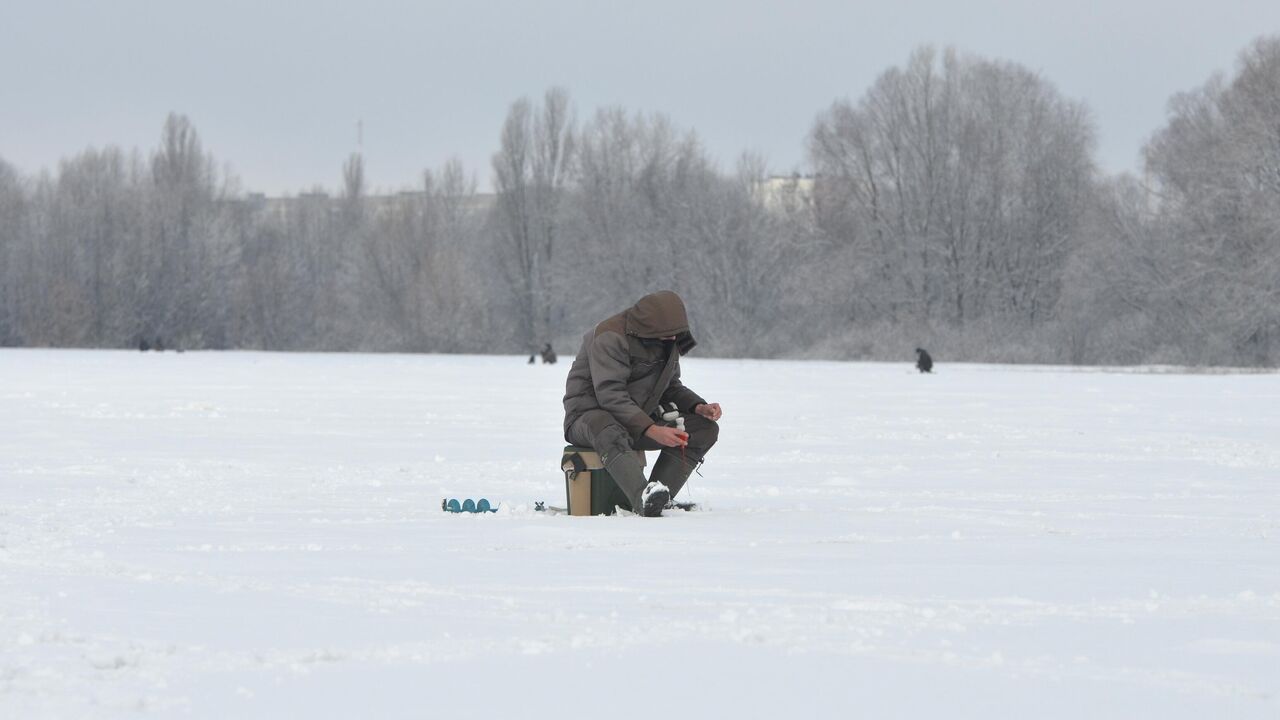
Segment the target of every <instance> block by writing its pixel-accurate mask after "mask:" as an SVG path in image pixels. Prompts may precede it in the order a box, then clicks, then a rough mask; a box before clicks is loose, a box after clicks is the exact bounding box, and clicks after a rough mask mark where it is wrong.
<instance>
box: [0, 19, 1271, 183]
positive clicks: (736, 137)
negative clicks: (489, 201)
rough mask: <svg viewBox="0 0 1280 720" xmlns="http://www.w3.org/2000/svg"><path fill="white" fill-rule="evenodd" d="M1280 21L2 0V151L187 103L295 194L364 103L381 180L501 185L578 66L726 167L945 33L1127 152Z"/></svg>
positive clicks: (22, 164) (571, 85)
mask: <svg viewBox="0 0 1280 720" xmlns="http://www.w3.org/2000/svg"><path fill="white" fill-rule="evenodd" d="M1278 32H1280V2H1276V1H1275V0H1215V1H1214V2H1207V1H1206V2H1189V1H1187V0H1140V1H1139V0H1133V1H1127V2H1126V1H1124V0H1115V1H1113V2H1085V3H1080V2H1067V1H1066V0H1056V1H1054V2H998V1H996V0H981V1H978V2H972V1H968V2H960V1H957V0H914V1H907V0H898V1H890V0H884V1H883V2H878V3H874V4H867V3H856V2H848V1H846V2H828V1H825V0H793V1H791V2H753V1H751V0H714V1H709V2H673V1H669V0H654V1H651V2H634V1H632V2H620V3H611V2H600V1H598V0H597V1H592V0H539V1H538V2H475V3H462V2H458V3H430V2H395V1H392V0H367V1H365V2H331V1H328V0H314V1H311V2H266V1H264V0H259V1H258V2H250V1H242V0H221V1H219V2H209V1H207V0H206V1H204V2H198V3H187V2H179V1H177V0H174V1H170V2H141V1H139V0H123V1H114V2H65V1H62V0H46V1H39V0H0V158H4V159H5V160H7V161H8V162H10V163H12V164H14V165H15V166H17V167H18V168H19V169H21V170H23V171H25V172H35V171H37V170H39V169H41V168H45V167H50V168H51V167H53V166H54V165H55V164H56V162H57V160H58V159H59V158H62V157H66V156H69V155H71V154H73V153H75V152H77V151H78V150H80V149H82V148H84V147H87V146H90V145H93V146H102V145H106V144H117V145H122V146H124V147H126V148H132V147H135V146H136V147H139V148H143V149H145V150H149V149H151V148H152V147H154V146H155V145H156V143H157V138H158V136H159V132H160V126H161V124H162V122H163V120H164V117H165V115H166V114H167V113H168V112H169V111H170V110H176V111H178V112H182V113H185V114H187V115H188V116H190V117H191V119H192V121H193V122H194V123H195V125H196V127H197V128H198V129H199V131H200V134H201V137H202V138H203V140H204V143H205V147H206V148H207V149H208V150H210V151H212V152H213V153H214V154H215V156H216V157H217V159H218V160H219V162H221V163H225V164H228V165H230V166H231V167H232V169H233V170H234V171H235V172H236V174H238V175H239V176H240V178H241V180H242V184H243V186H244V187H245V188H246V189H249V190H261V191H265V192H267V193H269V194H279V193H283V192H289V193H296V192H298V191H299V190H303V189H306V188H308V187H310V186H312V185H316V184H321V185H325V186H328V187H330V188H333V187H336V186H337V184H338V178H339V176H340V168H341V164H342V161H343V160H344V158H345V157H346V156H347V154H348V153H350V152H352V151H353V150H355V147H356V122H357V121H358V120H361V119H362V120H363V122H364V152H365V157H366V166H367V174H368V177H369V180H370V182H371V183H372V184H373V185H374V186H375V187H376V188H380V189H384V190H395V189H401V188H404V187H408V186H411V185H416V184H417V183H418V178H419V175H420V173H421V171H422V169H424V168H426V167H436V166H439V165H440V164H441V163H443V162H444V161H445V160H447V159H448V158H449V157H451V156H457V157H459V158H461V159H462V161H463V162H464V163H465V164H466V166H467V169H468V171H469V172H474V173H476V174H477V175H478V176H479V178H480V180H481V183H482V187H483V186H487V178H488V175H489V157H490V155H491V154H492V153H493V151H494V149H495V148H496V146H497V138H498V131H499V128H500V125H501V122H502V119H503V117H504V115H505V113H506V109H507V107H508V106H509V104H510V103H511V102H512V101H513V100H515V99H516V98H518V97H520V96H522V95H530V96H538V95H541V93H542V91H543V90H544V89H545V88H546V87H548V86H550V85H562V86H564V87H566V88H567V89H568V90H569V92H570V94H571V96H572V98H573V101H574V105H575V107H576V108H577V114H578V118H579V119H580V120H581V119H584V118H586V117H588V116H589V115H591V114H592V113H593V112H594V110H595V109H596V108H597V107H600V106H603V105H615V104H616V105H623V106H625V107H627V108H630V109H632V110H642V111H645V112H661V113H664V114H666V115H668V116H669V117H670V118H671V119H672V120H673V121H674V122H675V123H676V124H677V125H678V126H680V127H682V128H693V129H695V130H696V131H697V132H698V134H699V136H700V137H701V139H702V141H703V142H704V144H705V145H706V147H707V148H708V149H709V150H710V151H711V152H712V153H713V154H714V155H715V156H716V157H717V158H719V159H720V161H721V162H722V164H723V165H724V166H725V167H726V168H727V167H730V166H731V165H732V163H733V162H734V160H735V158H736V157H737V156H738V154H739V153H740V152H742V151H743V150H752V151H756V152H759V153H761V154H762V155H764V156H765V158H766V159H767V160H768V161H769V163H770V166H771V167H772V169H774V170H775V171H778V172H787V171H790V170H792V169H803V167H804V137H805V134H806V133H807V132H808V130H809V128H810V125H811V123H812V122H813V119H814V117H815V115H816V114H817V113H818V112H819V111H821V110H823V109H824V108H826V107H827V106H828V105H830V103H831V102H832V101H833V100H835V99H837V98H851V99H856V98H858V97H860V96H861V95H862V93H863V92H864V91H865V90H866V89H867V87H868V86H869V85H870V84H871V82H872V81H873V80H874V79H875V77H876V76H877V75H878V74H880V73H881V72H882V71H883V70H885V69H886V68H888V67H890V66H891V65H900V64H902V63H903V62H904V61H905V60H906V58H907V55H908V54H909V53H910V51H911V50H912V49H913V48H915V47H917V46H919V45H921V44H924V43H933V44H936V45H939V46H942V45H954V46H955V47H957V48H958V49H959V50H961V51H964V52H969V53H974V54H979V55H983V56H986V57H993V58H1002V59H1007V60H1012V61H1015V62H1018V63H1020V64H1022V65H1025V66H1027V67H1029V68H1031V69H1032V70H1034V71H1037V72H1039V73H1041V74H1042V75H1043V76H1044V77H1045V78H1047V79H1049V80H1050V81H1052V82H1053V83H1055V84H1056V85H1057V87H1058V88H1059V90H1061V91H1062V92H1063V93H1064V94H1065V95H1067V96H1068V97H1072V98H1077V99H1082V100H1084V101H1085V102H1086V103H1088V105H1089V106H1090V108H1091V109H1092V111H1093V116H1094V120H1095V122H1096V125H1097V128H1098V138H1099V145H1098V156H1097V157H1098V160H1099V163H1100V164H1101V166H1102V167H1103V168H1104V169H1105V170H1108V171H1117V170H1128V169H1134V168H1136V167H1137V163H1138V153H1139V149H1140V148H1141V146H1142V144H1143V142H1144V141H1145V140H1146V138H1147V137H1148V136H1149V135H1150V134H1151V133H1152V132H1153V131H1154V130H1156V129H1157V128H1158V127H1160V126H1161V125H1162V124H1163V122H1164V118H1165V104H1166V101H1167V100H1168V98H1169V96H1170V95H1171V94H1172V93H1174V92H1178V91H1181V90H1187V89H1190V88H1192V87H1195V86H1197V85H1199V84H1201V83H1202V82H1204V81H1205V80H1206V79H1207V78H1208V77H1209V75H1210V74H1211V73H1212V72H1214V71H1230V70H1231V69H1232V68H1233V66H1234V62H1235V58H1236V56H1237V54H1238V53H1239V51H1240V50H1241V49H1242V48H1243V47H1244V46H1245V45H1246V44H1247V43H1248V42H1250V41H1251V40H1252V39H1253V38H1255V37H1257V36H1259V35H1264V34H1274V33H1278Z"/></svg>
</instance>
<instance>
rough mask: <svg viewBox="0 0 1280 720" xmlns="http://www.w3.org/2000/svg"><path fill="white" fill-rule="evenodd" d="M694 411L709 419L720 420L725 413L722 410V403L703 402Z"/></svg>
mask: <svg viewBox="0 0 1280 720" xmlns="http://www.w3.org/2000/svg"><path fill="white" fill-rule="evenodd" d="M693 411H694V412H696V413H698V414H699V415H701V416H702V417H704V418H706V419H708V420H719V419H720V416H721V415H723V414H724V413H722V412H720V403H701V404H699V405H696V406H695V407H694V408H693Z"/></svg>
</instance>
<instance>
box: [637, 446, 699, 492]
mask: <svg viewBox="0 0 1280 720" xmlns="http://www.w3.org/2000/svg"><path fill="white" fill-rule="evenodd" d="M699 460H700V458H696V457H694V456H693V455H689V454H687V453H686V454H685V456H684V457H683V458H682V457H680V450H679V449H678V448H674V449H671V448H669V449H666V450H663V451H662V452H661V453H660V454H659V455H658V461H657V462H655V463H654V464H653V472H651V473H649V479H650V480H657V481H658V482H660V483H662V484H663V485H666V486H667V490H668V491H670V492H671V498H672V499H675V496H676V495H677V494H678V493H679V492H680V489H681V488H683V487H684V484H685V483H686V482H688V480H689V475H691V474H692V473H693V469H694V468H696V467H698V462H699Z"/></svg>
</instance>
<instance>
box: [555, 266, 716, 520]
mask: <svg viewBox="0 0 1280 720" xmlns="http://www.w3.org/2000/svg"><path fill="white" fill-rule="evenodd" d="M695 344H696V343H695V342H694V339H693V336H692V335H690V334H689V319H688V315H687V314H686V313H685V307H684V301H683V300H681V299H680V296H679V295H677V294H675V293H674V292H671V291H669V290H664V291H662V292H656V293H653V294H651V295H645V296H644V297H642V298H640V300H639V301H638V302H636V304H635V305H633V306H632V307H631V308H629V309H627V310H624V311H623V312H620V313H618V314H617V315H614V316H613V317H610V318H608V319H607V320H604V321H603V322H601V323H600V324H599V325H597V326H596V327H595V328H594V329H592V330H589V331H588V332H587V333H586V335H583V337H582V347H581V349H579V350H578V356H577V357H576V358H574V361H573V366H572V367H571V368H569V379H568V381H567V382H566V384H565V395H564V437H565V440H567V441H569V442H570V443H573V444H574V445H585V446H587V447H590V448H593V449H594V450H595V451H596V452H598V453H599V454H600V459H601V461H602V462H603V463H604V466H605V469H606V470H608V471H609V475H610V476H612V477H613V479H614V482H616V483H617V484H618V487H619V488H620V489H621V490H622V492H623V493H624V494H625V495H626V496H627V498H628V499H629V500H630V502H631V508H632V509H633V510H634V511H635V512H636V513H637V514H639V515H643V516H645V517H655V516H658V515H661V514H662V511H663V509H665V508H666V507H667V506H668V502H670V501H671V500H672V499H673V498H674V497H675V496H676V494H677V493H679V492H680V489H681V488H683V487H684V485H685V483H686V482H687V481H688V479H689V474H690V473H692V472H693V469H694V468H695V467H697V466H698V464H699V463H701V462H702V459H703V458H704V457H706V454H707V451H708V450H710V449H711V446H712V445H715V443H716V438H717V436H718V435H719V430H720V428H719V425H717V424H716V421H717V420H719V419H720V416H721V410H720V404H719V403H709V402H707V401H706V400H703V399H702V397H701V396H699V395H698V394H697V393H695V392H694V391H692V390H690V389H689V388H687V387H685V386H684V385H683V384H682V383H681V382H680V356H681V355H684V354H685V353H688V352H689V351H690V350H692V349H693V346H694V345H695ZM671 406H674V409H671ZM636 450H661V451H662V454H661V455H660V456H659V458H658V461H657V462H656V463H654V465H653V472H652V473H651V474H650V476H649V478H648V479H646V478H645V476H644V465H643V464H642V463H641V461H640V459H639V458H637V457H636V455H635V451H636Z"/></svg>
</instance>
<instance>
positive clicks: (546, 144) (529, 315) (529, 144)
mask: <svg viewBox="0 0 1280 720" xmlns="http://www.w3.org/2000/svg"><path fill="white" fill-rule="evenodd" d="M573 152H574V141H573V122H572V118H571V117H570V111H569V95H568V93H567V92H565V91H564V90H563V89H560V88H552V89H550V90H548V91H547V93H546V95H545V96H544V98H543V102H542V104H541V105H540V106H537V107H535V106H533V105H532V104H531V103H530V102H529V101H528V100H526V99H521V100H518V101H516V102H515V103H513V104H512V106H511V109H510V111H509V112H508V113H507V119H506V122H505V123H504V125H503V130H502V137H501V145H500V149H499V151H498V153H497V154H496V155H495V156H494V158H493V171H494V186H495V189H496V190H497V195H498V199H497V205H496V211H497V213H498V215H499V223H498V226H499V232H500V233H501V235H502V239H503V247H504V253H503V261H504V267H505V268H506V271H507V274H508V279H509V281H510V283H511V286H512V287H513V289H514V290H515V292H516V294H517V296H518V298H519V301H518V302H519V305H520V307H521V311H522V322H521V325H522V327H523V335H524V338H523V339H524V342H525V343H526V345H527V346H528V347H529V348H534V347H537V345H538V343H539V342H540V340H541V339H543V338H549V337H552V336H553V335H554V333H555V332H556V328H555V327H553V325H554V323H553V313H554V312H555V311H554V308H555V306H556V305H557V302H556V300H557V282H556V277H557V276H556V273H555V268H554V263H555V262H556V260H557V257H556V253H557V246H558V243H559V235H560V233H559V223H560V217H559V213H560V207H561V202H562V198H563V196H564V193H565V187H566V185H567V183H568V171H569V168H570V165H571V162H572V159H573Z"/></svg>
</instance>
